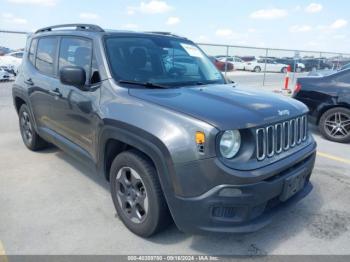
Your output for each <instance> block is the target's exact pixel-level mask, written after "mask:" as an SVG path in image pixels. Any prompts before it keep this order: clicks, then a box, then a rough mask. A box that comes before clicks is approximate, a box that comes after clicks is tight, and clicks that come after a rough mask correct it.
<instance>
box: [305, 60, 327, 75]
mask: <svg viewBox="0 0 350 262" xmlns="http://www.w3.org/2000/svg"><path fill="white" fill-rule="evenodd" d="M300 62H301V63H303V64H304V65H305V71H307V72H308V71H315V70H320V69H332V68H333V64H332V63H330V62H328V61H327V59H325V58H303V59H301V60H300Z"/></svg>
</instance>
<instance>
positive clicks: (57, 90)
mask: <svg viewBox="0 0 350 262" xmlns="http://www.w3.org/2000/svg"><path fill="white" fill-rule="evenodd" d="M49 93H50V94H51V95H53V96H58V97H62V94H61V92H60V90H59V89H58V88H56V89H55V90H49Z"/></svg>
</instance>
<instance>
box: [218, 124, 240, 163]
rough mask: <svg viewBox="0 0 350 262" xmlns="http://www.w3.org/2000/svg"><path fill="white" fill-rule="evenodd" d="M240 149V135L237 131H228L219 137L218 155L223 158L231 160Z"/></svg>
mask: <svg viewBox="0 0 350 262" xmlns="http://www.w3.org/2000/svg"><path fill="white" fill-rule="evenodd" d="M240 147H241V134H240V133H239V131H238V130H228V131H225V133H224V134H223V135H222V136H221V139H220V153H221V155H222V156H223V157H225V158H233V157H234V156H235V155H236V154H237V153H238V151H239V148H240Z"/></svg>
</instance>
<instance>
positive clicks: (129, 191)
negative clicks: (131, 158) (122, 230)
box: [115, 167, 149, 224]
mask: <svg viewBox="0 0 350 262" xmlns="http://www.w3.org/2000/svg"><path fill="white" fill-rule="evenodd" d="M115 183H116V194H117V199H118V203H119V205H120V207H121V209H122V210H123V212H124V214H125V215H126V216H127V217H128V218H129V219H130V220H131V221H132V222H134V223H137V224H139V223H142V222H143V221H144V220H145V219H146V217H147V214H148V206H149V203H148V197H147V191H146V188H145V184H144V182H143V180H142V178H141V177H140V175H139V174H138V173H137V172H136V171H135V170H134V169H132V168H130V167H123V168H121V169H120V170H119V171H118V174H117V177H116V181H115Z"/></svg>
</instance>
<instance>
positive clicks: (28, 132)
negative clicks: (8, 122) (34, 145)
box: [21, 111, 33, 144]
mask: <svg viewBox="0 0 350 262" xmlns="http://www.w3.org/2000/svg"><path fill="white" fill-rule="evenodd" d="M21 127H22V128H21V129H22V136H23V138H24V139H25V141H26V142H27V143H28V144H31V142H32V140H33V127H32V124H31V123H30V118H29V114H28V113H27V112H25V111H24V112H23V113H22V115H21Z"/></svg>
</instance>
